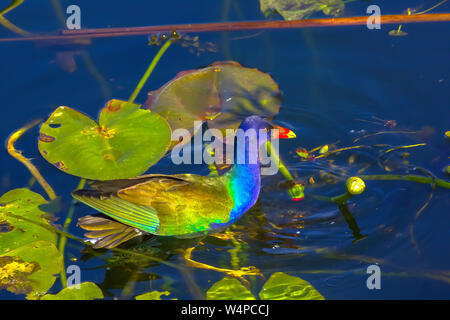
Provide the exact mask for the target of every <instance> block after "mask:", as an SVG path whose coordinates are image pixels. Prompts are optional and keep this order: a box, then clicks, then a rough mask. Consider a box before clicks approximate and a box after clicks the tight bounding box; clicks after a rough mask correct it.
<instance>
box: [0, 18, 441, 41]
mask: <svg viewBox="0 0 450 320" xmlns="http://www.w3.org/2000/svg"><path fill="white" fill-rule="evenodd" d="M445 21H450V13H433V14H419V15H417V14H414V15H407V14H393V15H383V16H381V24H383V25H386V24H401V23H424V22H445ZM366 23H367V16H360V17H343V18H325V19H308V20H289V21H283V20H280V21H279V20H273V21H239V22H217V23H202V24H180V25H164V26H147V27H124V28H99V29H80V30H62V31H61V34H59V35H44V36H32V37H22V38H2V39H0V42H11V41H43V40H62V39H71V38H77V39H79V38H107V37H125V36H137V35H147V34H149V33H158V32H161V33H164V32H171V31H173V30H177V32H179V33H200V32H215V31H242V30H270V29H300V28H313V27H340V26H360V25H365V24H366Z"/></svg>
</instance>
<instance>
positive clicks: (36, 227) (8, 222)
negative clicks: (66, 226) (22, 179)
mask: <svg viewBox="0 0 450 320" xmlns="http://www.w3.org/2000/svg"><path fill="white" fill-rule="evenodd" d="M46 204H48V202H47V201H46V200H45V199H44V198H43V197H42V196H41V195H40V194H37V193H35V192H32V191H31V190H28V189H14V190H11V191H9V192H7V193H5V194H4V195H3V196H2V197H1V198H0V254H5V253H8V252H10V251H11V250H14V249H17V248H19V247H22V246H24V245H26V244H29V243H32V242H35V241H38V240H45V241H48V242H50V243H53V244H56V240H57V235H56V234H55V233H54V232H53V231H51V230H49V229H47V228H45V226H46V225H48V220H47V219H46V218H45V215H46V213H45V212H43V211H41V210H40V206H42V205H46ZM12 215H14V216H12ZM18 216H20V217H23V219H20V218H18Z"/></svg>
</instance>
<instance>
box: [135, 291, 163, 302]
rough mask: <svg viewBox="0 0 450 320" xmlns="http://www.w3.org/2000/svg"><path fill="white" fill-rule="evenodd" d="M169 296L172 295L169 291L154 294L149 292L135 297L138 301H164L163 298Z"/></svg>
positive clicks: (154, 292)
mask: <svg viewBox="0 0 450 320" xmlns="http://www.w3.org/2000/svg"><path fill="white" fill-rule="evenodd" d="M163 295H164V296H168V295H170V292H169V291H157V290H155V291H152V292H147V293H144V294H140V295H138V296H136V297H135V299H136V300H162V299H161V296H163Z"/></svg>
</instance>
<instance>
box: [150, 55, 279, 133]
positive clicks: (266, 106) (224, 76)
mask: <svg viewBox="0 0 450 320" xmlns="http://www.w3.org/2000/svg"><path fill="white" fill-rule="evenodd" d="M280 95H281V93H280V91H279V89H278V85H277V84H276V83H275V82H274V81H273V79H272V78H271V77H270V76H269V75H268V74H265V73H263V72H261V71H258V70H257V69H249V68H244V67H242V66H241V65H240V64H238V63H237V62H232V61H230V62H217V63H214V64H212V65H211V66H209V67H206V68H203V69H198V70H190V71H183V72H180V73H179V74H178V75H177V76H176V77H175V79H173V80H172V81H170V82H169V83H167V84H166V85H164V86H163V87H162V88H160V89H159V90H157V91H152V92H150V93H149V96H148V99H147V102H146V103H145V105H146V106H147V107H148V108H150V109H151V110H152V111H154V112H157V113H159V114H161V115H162V116H163V117H164V118H165V119H167V121H168V122H169V124H170V126H171V128H172V130H175V129H178V128H186V129H189V130H190V131H191V133H192V132H193V131H194V130H193V129H194V128H193V127H194V121H204V120H207V121H208V126H209V127H210V128H218V129H223V128H230V129H232V128H234V129H236V128H237V127H238V126H239V124H240V122H241V121H242V120H243V119H244V118H245V117H247V116H249V115H260V116H263V117H272V116H274V115H276V114H277V113H278V111H279V108H280Z"/></svg>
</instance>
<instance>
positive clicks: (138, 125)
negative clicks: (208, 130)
mask: <svg viewBox="0 0 450 320" xmlns="http://www.w3.org/2000/svg"><path fill="white" fill-rule="evenodd" d="M170 136H171V131H170V127H169V125H168V123H167V122H166V121H165V120H164V119H163V118H162V117H161V116H160V115H159V114H157V113H155V112H151V111H149V110H146V109H143V108H141V105H137V104H134V103H129V102H126V101H120V100H111V101H109V102H108V103H107V104H106V107H105V108H103V110H102V111H101V113H100V118H99V121H98V123H97V122H96V121H94V120H92V119H91V118H89V117H88V116H86V115H84V114H82V113H81V112H78V111H76V110H74V109H71V108H68V107H59V108H57V109H56V110H55V111H54V112H53V113H52V114H51V116H50V117H49V119H48V120H47V121H46V122H45V123H44V124H42V126H41V130H40V135H39V151H40V152H41V154H42V156H43V157H44V158H45V159H46V160H47V161H48V162H50V163H51V164H53V165H54V166H56V167H57V168H58V169H60V170H62V171H64V172H66V173H69V174H72V175H75V176H78V177H82V178H86V179H92V180H113V179H125V178H130V177H134V176H137V175H139V174H141V173H143V172H145V171H146V170H147V169H148V168H149V167H150V166H152V165H153V164H155V163H156V162H157V161H159V159H161V157H162V156H164V154H165V153H166V152H167V150H168V147H169V144H170Z"/></svg>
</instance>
